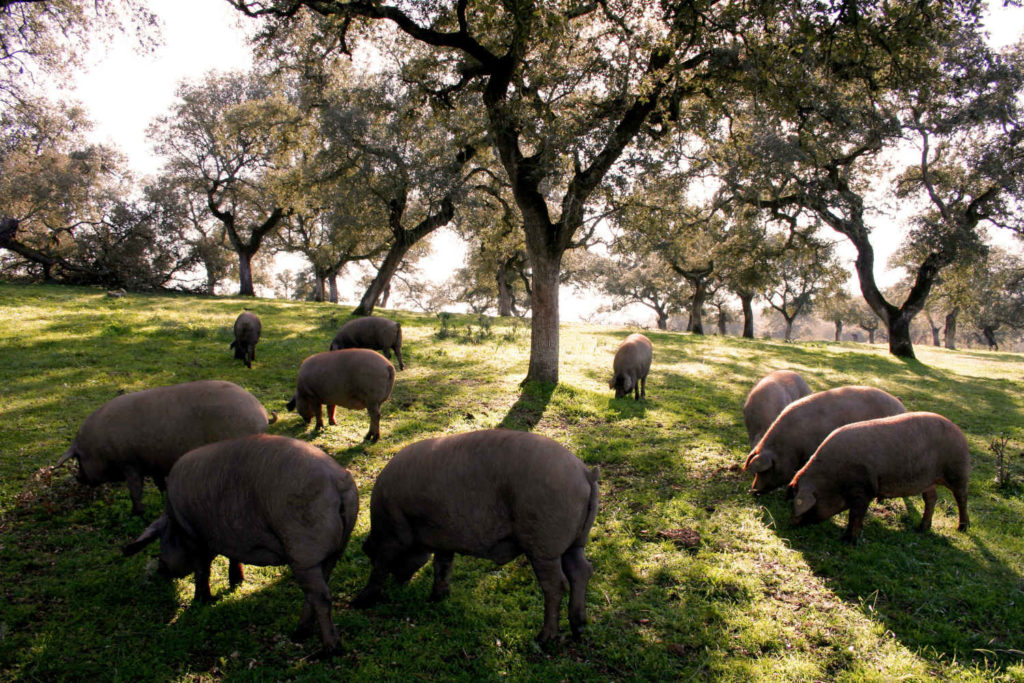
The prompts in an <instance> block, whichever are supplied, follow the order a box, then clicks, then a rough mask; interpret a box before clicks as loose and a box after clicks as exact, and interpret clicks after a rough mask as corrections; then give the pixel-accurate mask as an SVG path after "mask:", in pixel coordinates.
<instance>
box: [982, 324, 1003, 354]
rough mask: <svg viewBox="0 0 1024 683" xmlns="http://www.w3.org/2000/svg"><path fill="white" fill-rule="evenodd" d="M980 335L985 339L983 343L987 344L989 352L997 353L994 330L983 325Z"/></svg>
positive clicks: (990, 326)
mask: <svg viewBox="0 0 1024 683" xmlns="http://www.w3.org/2000/svg"><path fill="white" fill-rule="evenodd" d="M981 334H982V336H984V337H985V343H986V344H988V350H989V351H998V350H999V344H998V343H996V330H995V327H993V326H992V325H985V326H984V327H982V328H981Z"/></svg>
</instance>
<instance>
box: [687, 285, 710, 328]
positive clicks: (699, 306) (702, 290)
mask: <svg viewBox="0 0 1024 683" xmlns="http://www.w3.org/2000/svg"><path fill="white" fill-rule="evenodd" d="M707 293H708V285H707V280H705V279H704V278H697V280H696V282H694V283H693V301H692V302H691V304H690V317H691V319H692V320H693V325H692V326H691V328H690V331H691V332H693V333H694V334H704V319H703V316H702V313H703V309H704V298H705V297H706V296H707Z"/></svg>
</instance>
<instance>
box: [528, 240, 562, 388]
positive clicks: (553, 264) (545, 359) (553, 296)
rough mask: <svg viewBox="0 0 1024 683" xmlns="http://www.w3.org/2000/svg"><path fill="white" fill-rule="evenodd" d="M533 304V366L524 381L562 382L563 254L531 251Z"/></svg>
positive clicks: (531, 337) (531, 352) (531, 348)
mask: <svg viewBox="0 0 1024 683" xmlns="http://www.w3.org/2000/svg"><path fill="white" fill-rule="evenodd" d="M530 262H531V264H532V265H533V302H532V315H533V318H532V321H531V324H530V365H529V369H528V370H527V372H526V379H525V380H524V382H549V383H552V384H557V383H558V289H559V272H560V269H561V264H562V253H561V252H560V253H557V254H553V253H541V254H537V253H533V250H531V252H530Z"/></svg>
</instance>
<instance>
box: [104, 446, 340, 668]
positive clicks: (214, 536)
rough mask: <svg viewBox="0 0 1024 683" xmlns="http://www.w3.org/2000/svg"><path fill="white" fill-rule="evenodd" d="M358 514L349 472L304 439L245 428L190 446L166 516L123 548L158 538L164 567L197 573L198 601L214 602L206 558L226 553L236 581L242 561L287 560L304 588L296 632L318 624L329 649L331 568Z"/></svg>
mask: <svg viewBox="0 0 1024 683" xmlns="http://www.w3.org/2000/svg"><path fill="white" fill-rule="evenodd" d="M358 513H359V495H358V493H357V492H356V485H355V482H353V481H352V477H351V476H350V475H349V473H348V471H347V470H345V468H343V467H342V466H341V465H339V464H338V463H336V462H335V461H334V460H333V459H332V458H330V457H329V456H327V455H326V454H325V453H324V452H323V451H321V450H320V449H319V448H316V447H315V446H312V445H310V444H308V443H306V442H305V441H299V440H298V439H290V438H287V437H283V436H268V435H265V434H263V435H259V436H247V437H242V438H239V439H230V440H228V441H220V442H218V443H214V444H209V445H207V446H203V447H201V448H197V449H195V450H194V451H190V452H189V453H186V454H185V455H184V456H182V458H181V459H180V460H179V461H178V463H177V464H176V465H175V466H174V469H172V470H171V474H170V476H169V477H168V478H167V507H166V510H165V512H164V514H163V515H162V516H161V517H160V518H159V519H157V520H156V521H155V522H153V523H152V524H150V525H149V527H148V528H147V529H146V530H145V531H144V532H143V533H142V535H141V536H139V537H138V538H137V539H136V540H135V541H133V542H132V543H130V544H128V545H127V546H125V547H124V553H125V555H134V554H135V553H137V552H139V551H140V550H142V548H144V547H145V546H146V545H148V544H149V543H151V542H153V541H155V540H156V539H158V538H159V539H160V563H159V565H158V571H159V572H160V573H161V574H163V575H165V576H170V577H174V578H180V577H183V576H187V575H189V574H191V573H195V583H196V591H195V599H196V600H197V601H199V602H209V601H210V600H211V595H210V563H211V562H212V561H213V558H215V557H216V556H217V555H224V556H226V557H227V558H228V560H229V562H230V566H231V571H230V582H231V587H232V588H234V587H235V586H236V585H237V584H238V583H239V582H241V580H242V570H241V565H242V564H243V563H244V564H254V565H258V566H268V565H283V564H287V565H289V566H290V567H291V569H292V574H293V575H294V576H295V581H296V582H297V583H298V584H299V586H300V587H301V588H302V591H303V592H304V593H305V595H306V601H305V603H304V604H303V606H302V616H301V617H300V618H299V625H298V627H297V628H296V629H295V632H294V634H293V638H295V639H299V638H305V637H306V636H308V635H309V634H310V633H311V632H312V631H313V628H314V620H315V621H316V623H317V624H318V625H319V627H320V638H321V640H322V642H323V645H324V649H325V650H327V651H328V652H333V651H335V650H337V648H338V632H337V630H336V629H335V627H334V621H333V620H332V619H331V592H330V589H329V588H328V586H327V582H328V580H329V579H330V575H331V570H332V569H333V568H334V565H335V563H336V562H337V561H338V558H339V557H341V554H342V552H343V551H344V550H345V546H346V545H347V544H348V539H349V536H351V535H352V529H353V527H354V526H355V523H356V516H357V515H358Z"/></svg>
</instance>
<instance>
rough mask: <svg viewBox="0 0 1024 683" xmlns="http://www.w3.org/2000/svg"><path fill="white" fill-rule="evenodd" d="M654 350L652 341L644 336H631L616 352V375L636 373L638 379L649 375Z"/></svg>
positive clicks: (613, 362) (614, 361)
mask: <svg viewBox="0 0 1024 683" xmlns="http://www.w3.org/2000/svg"><path fill="white" fill-rule="evenodd" d="M653 348H654V347H653V346H652V345H651V340H650V339H648V338H647V337H645V336H644V335H642V334H631V335H629V336H628V337H626V338H625V339H623V340H622V343H621V344H619V348H618V349H617V350H616V351H615V359H614V360H613V361H612V369H613V370H614V371H615V374H616V375H618V374H619V373H622V372H626V371H635V372H636V373H637V376H638V377H639V376H642V375H645V374H647V372H648V371H649V370H650V369H651V359H652V357H653Z"/></svg>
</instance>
